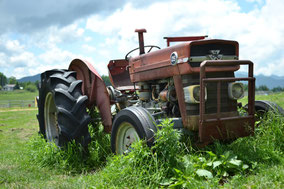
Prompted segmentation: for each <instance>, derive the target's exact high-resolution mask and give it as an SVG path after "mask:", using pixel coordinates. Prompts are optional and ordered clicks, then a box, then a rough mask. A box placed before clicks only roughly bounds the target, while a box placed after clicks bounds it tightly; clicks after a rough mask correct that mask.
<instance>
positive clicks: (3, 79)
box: [0, 72, 39, 92]
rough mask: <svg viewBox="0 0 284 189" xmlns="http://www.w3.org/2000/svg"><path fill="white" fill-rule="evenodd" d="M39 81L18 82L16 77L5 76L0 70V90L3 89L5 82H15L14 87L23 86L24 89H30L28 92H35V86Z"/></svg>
mask: <svg viewBox="0 0 284 189" xmlns="http://www.w3.org/2000/svg"><path fill="white" fill-rule="evenodd" d="M38 83H39V81H36V82H30V81H28V82H18V81H17V79H16V77H14V76H11V77H9V78H8V77H6V76H5V75H4V74H3V73H1V72H0V90H2V89H3V87H4V86H5V85H7V84H15V88H14V89H20V88H23V89H24V90H27V91H30V92H36V91H37V86H38Z"/></svg>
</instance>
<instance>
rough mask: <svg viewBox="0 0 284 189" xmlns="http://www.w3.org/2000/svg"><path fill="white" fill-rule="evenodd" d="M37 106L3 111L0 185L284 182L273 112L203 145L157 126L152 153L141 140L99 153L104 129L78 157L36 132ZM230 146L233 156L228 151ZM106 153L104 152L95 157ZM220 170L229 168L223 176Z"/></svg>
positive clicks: (283, 156) (283, 151)
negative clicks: (251, 128) (251, 131)
mask: <svg viewBox="0 0 284 189" xmlns="http://www.w3.org/2000/svg"><path fill="white" fill-rule="evenodd" d="M2 95H4V96H5V95H7V94H0V99H2ZM15 96H17V97H18V98H21V96H20V95H19V94H15ZM15 96H14V95H13V94H10V97H8V96H5V98H6V99H9V98H14V97H15ZM24 96H25V97H24V98H31V96H32V95H31V94H24ZM28 96H30V97H28ZM3 98H4V97H3ZM283 98H284V93H279V94H275V95H271V96H260V97H257V99H261V100H272V101H275V102H277V103H278V104H281V106H282V107H283V102H284V99H283ZM36 113H37V111H36V110H29V111H26V110H19V111H7V110H5V111H2V112H0V188H120V187H122V188H145V187H151V188H156V187H158V188H161V187H166V188H167V187H169V186H172V187H173V188H182V187H187V188H201V187H202V188H284V139H283V138H284V137H283V136H284V135H283V134H284V123H283V120H282V119H279V118H275V117H273V116H271V117H269V118H268V119H267V120H266V121H265V122H263V123H262V125H261V127H260V128H258V129H257V131H256V135H255V136H253V137H246V138H241V139H238V140H236V141H234V142H233V143H230V144H219V143H215V144H213V145H211V146H209V147H207V148H205V149H202V150H196V149H191V148H188V147H187V148H184V147H182V146H181V144H183V143H179V142H177V141H176V139H177V138H178V134H176V135H173V133H172V131H171V130H170V129H169V130H168V131H167V130H165V131H163V133H159V134H160V137H159V138H160V139H161V141H160V142H158V145H157V146H156V147H155V151H156V152H155V153H154V154H153V153H152V152H151V151H150V150H149V149H147V148H145V147H144V146H143V145H142V144H140V143H138V144H137V146H138V147H137V148H134V150H133V152H131V153H130V154H129V155H127V156H124V157H119V156H112V155H111V153H110V152H109V151H108V152H105V153H103V155H102V151H105V150H106V149H104V147H103V146H104V145H106V147H109V143H108V142H109V141H108V140H109V137H107V136H104V138H103V139H104V140H105V144H102V143H98V142H96V141H94V143H92V144H91V145H90V148H89V149H91V150H90V153H91V155H90V156H89V159H88V160H87V161H86V162H87V163H86V162H85V160H84V163H81V162H80V161H81V160H82V159H80V157H76V158H77V159H76V158H75V159H73V160H72V158H71V157H70V156H68V154H67V156H66V154H63V153H61V152H58V151H56V150H55V148H52V147H50V145H48V144H46V143H44V142H43V141H42V140H41V139H40V138H39V137H38V135H37V132H38V123H37V120H36ZM164 139H166V140H164ZM165 144H167V145H165ZM159 145H160V146H159ZM185 149H186V150H185ZM106 151H107V150H106ZM75 152H76V150H75ZM227 152H230V154H231V155H233V156H230V157H229V156H228V157H227V159H226V154H227ZM72 153H74V152H72ZM72 153H71V154H72ZM162 154H167V156H163V155H162ZM106 155H107V160H105V158H102V159H99V160H98V159H96V158H97V157H101V156H106ZM235 157H236V158H235ZM234 158H235V159H234ZM70 159H71V160H70ZM94 162H95V163H94ZM220 162H221V165H219V166H218V167H217V166H216V167H215V168H214V169H213V168H212V174H213V178H211V177H210V175H209V176H208V175H207V176H200V174H201V172H200V171H199V172H196V169H198V170H206V169H207V170H210V169H209V168H210V166H212V163H214V165H216V164H218V163H220ZM230 163H231V164H230ZM232 163H233V164H232ZM232 165H234V166H235V167H231V166H232ZM240 165H241V166H240ZM245 165H247V166H248V167H247V168H246V167H245ZM78 167H79V168H80V167H81V168H82V170H83V171H80V170H79V171H78V170H77V168H78ZM225 172H227V173H229V175H228V176H224V175H225ZM197 173H198V174H197ZM205 173H208V172H205ZM202 174H204V172H202ZM202 174H201V175H202Z"/></svg>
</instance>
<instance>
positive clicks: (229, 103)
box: [182, 72, 237, 116]
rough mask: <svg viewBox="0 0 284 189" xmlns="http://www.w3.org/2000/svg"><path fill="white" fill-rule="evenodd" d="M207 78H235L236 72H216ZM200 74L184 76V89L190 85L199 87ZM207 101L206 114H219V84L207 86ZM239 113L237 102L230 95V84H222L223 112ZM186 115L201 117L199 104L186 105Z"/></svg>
mask: <svg viewBox="0 0 284 189" xmlns="http://www.w3.org/2000/svg"><path fill="white" fill-rule="evenodd" d="M206 77H207V78H218V77H234V72H215V73H207V74H206ZM199 79H200V78H199V74H191V75H183V76H182V83H183V87H187V86H189V85H199ZM206 88H207V100H206V102H205V113H206V114H212V113H217V83H208V84H206ZM232 111H237V101H236V100H231V99H230V98H229V95H228V82H222V83H221V112H232ZM186 113H187V115H188V116H190V115H199V104H191V103H186Z"/></svg>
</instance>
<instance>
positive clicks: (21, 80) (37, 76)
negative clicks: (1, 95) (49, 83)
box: [17, 74, 40, 82]
mask: <svg viewBox="0 0 284 189" xmlns="http://www.w3.org/2000/svg"><path fill="white" fill-rule="evenodd" d="M39 80H40V74H37V75H34V76H27V77H23V78H21V79H17V81H18V82H28V81H30V82H36V81H39Z"/></svg>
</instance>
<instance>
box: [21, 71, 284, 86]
mask: <svg viewBox="0 0 284 189" xmlns="http://www.w3.org/2000/svg"><path fill="white" fill-rule="evenodd" d="M236 77H247V73H245V72H236ZM255 78H256V83H255V84H256V86H257V87H259V86H260V85H266V86H267V87H268V88H269V89H273V88H274V87H284V76H282V77H281V76H276V75H271V76H265V75H262V74H260V75H256V76H255ZM37 80H40V74H37V75H34V76H27V77H23V78H21V79H18V80H17V81H19V82H28V81H31V82H35V81H37Z"/></svg>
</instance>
